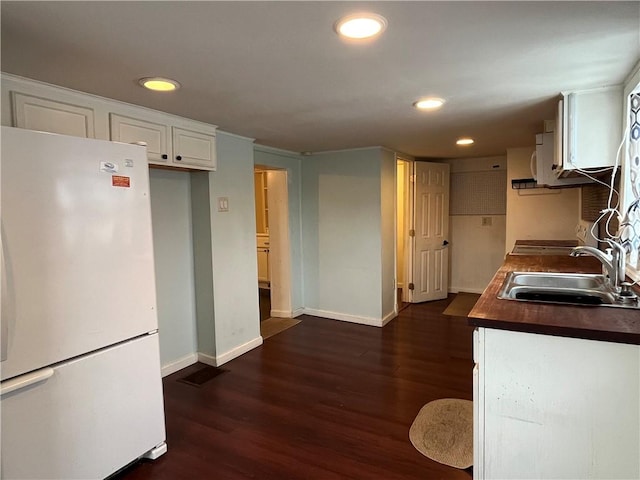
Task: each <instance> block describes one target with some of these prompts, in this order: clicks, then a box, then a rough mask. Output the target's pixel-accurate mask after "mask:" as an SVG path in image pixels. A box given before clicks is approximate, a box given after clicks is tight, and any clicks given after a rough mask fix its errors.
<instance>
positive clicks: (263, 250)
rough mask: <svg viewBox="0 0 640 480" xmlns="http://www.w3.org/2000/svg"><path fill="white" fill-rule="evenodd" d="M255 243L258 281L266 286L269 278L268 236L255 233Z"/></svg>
mask: <svg viewBox="0 0 640 480" xmlns="http://www.w3.org/2000/svg"><path fill="white" fill-rule="evenodd" d="M256 243H257V245H258V282H259V283H260V284H261V285H264V286H268V285H269V283H270V280H271V278H270V275H269V237H268V236H265V235H256Z"/></svg>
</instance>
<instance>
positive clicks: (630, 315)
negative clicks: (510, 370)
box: [468, 255, 640, 345]
mask: <svg viewBox="0 0 640 480" xmlns="http://www.w3.org/2000/svg"><path fill="white" fill-rule="evenodd" d="M601 267H602V266H601V264H600V262H599V261H598V260H596V259H595V258H591V257H569V256H554V255H531V256H527V255H507V257H506V258H505V262H504V264H503V265H502V267H501V268H500V269H499V270H498V271H497V272H496V274H495V275H494V277H493V279H492V280H491V282H490V283H489V285H488V286H487V288H486V289H485V291H484V293H483V294H482V296H481V297H480V299H479V300H478V301H477V303H476V304H475V306H474V307H473V309H472V310H471V312H469V315H468V321H469V324H470V325H473V326H476V327H487V328H496V329H502V330H512V331H519V332H526V333H536V334H543V335H555V336H563V337H573V338H582V339H588V340H598V341H607V342H616V343H628V344H634V345H640V310H638V309H624V308H612V307H601V306H579V305H558V304H548V303H536V302H520V301H515V300H503V299H499V298H498V292H499V290H500V288H501V287H502V284H503V282H504V279H505V277H506V276H507V274H508V273H509V272H512V271H519V272H536V271H538V272H575V273H600V272H601V270H602V268H601Z"/></svg>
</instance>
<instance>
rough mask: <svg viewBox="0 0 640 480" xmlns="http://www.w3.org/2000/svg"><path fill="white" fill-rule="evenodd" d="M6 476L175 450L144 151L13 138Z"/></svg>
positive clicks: (57, 472) (8, 165) (74, 469)
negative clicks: (169, 444)
mask: <svg viewBox="0 0 640 480" xmlns="http://www.w3.org/2000/svg"><path fill="white" fill-rule="evenodd" d="M0 143H1V146H2V156H1V157H0V217H1V219H2V222H1V227H2V231H1V234H2V235H1V239H2V261H1V267H0V268H1V269H2V293H1V295H2V296H1V303H2V311H1V315H2V316H1V328H2V330H1V332H0V335H1V337H0V344H1V345H0V346H1V352H0V353H1V362H0V373H1V381H2V382H1V384H0V386H1V391H0V393H1V397H0V430H1V443H0V450H1V452H2V453H1V464H0V477H1V478H2V479H3V480H13V479H27V478H28V479H64V480H70V479H83V480H85V479H94V478H95V479H98V478H104V477H106V476H108V475H110V474H112V473H113V472H115V471H117V470H119V469H121V468H122V467H124V466H125V465H127V464H128V463H130V462H132V461H134V460H136V459H138V458H140V457H144V456H146V457H149V458H156V457H157V456H159V455H161V454H162V453H164V451H166V444H165V443H164V442H165V425H164V407H163V399H162V381H161V373H160V356H159V346H158V333H157V332H158V322H157V314H156V292H155V278H154V264H153V243H152V232H151V210H150V202H149V174H148V166H147V160H146V149H145V148H144V147H142V146H137V145H128V144H121V143H114V142H107V141H102V140H92V139H83V138H76V137H68V136H63V135H54V134H49V133H41V132H34V131H30V130H23V129H17V128H9V127H2V136H1V137H0Z"/></svg>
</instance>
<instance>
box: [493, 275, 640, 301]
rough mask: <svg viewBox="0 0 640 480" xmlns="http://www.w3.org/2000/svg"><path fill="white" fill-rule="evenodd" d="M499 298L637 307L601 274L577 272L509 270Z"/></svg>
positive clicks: (632, 299)
mask: <svg viewBox="0 0 640 480" xmlns="http://www.w3.org/2000/svg"><path fill="white" fill-rule="evenodd" d="M498 298H502V299H506V300H520V301H525V302H545V303H563V304H572V305H599V306H605V307H622V308H640V305H639V304H638V300H637V297H635V298H633V297H623V296H620V295H618V294H617V293H616V292H615V291H614V290H613V289H612V288H611V287H610V286H609V284H608V283H607V281H606V278H605V277H604V275H597V274H580V273H547V272H511V273H509V274H508V275H507V278H506V279H505V281H504V284H503V285H502V288H501V289H500V293H499V294H498Z"/></svg>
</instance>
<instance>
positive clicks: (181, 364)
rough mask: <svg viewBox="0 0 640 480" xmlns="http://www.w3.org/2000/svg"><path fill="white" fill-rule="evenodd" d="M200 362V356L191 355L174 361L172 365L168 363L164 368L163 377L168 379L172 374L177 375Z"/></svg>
mask: <svg viewBox="0 0 640 480" xmlns="http://www.w3.org/2000/svg"><path fill="white" fill-rule="evenodd" d="M197 361H198V354H196V353H190V354H189V355H185V356H184V357H182V358H179V359H177V360H174V361H173V362H171V363H167V364H165V365H163V366H162V370H161V372H162V376H163V377H166V376H167V375H171V374H172V373H176V372H177V371H178V370H182V369H183V368H186V367H188V366H189V365H193V364H194V363H196V362H197Z"/></svg>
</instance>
